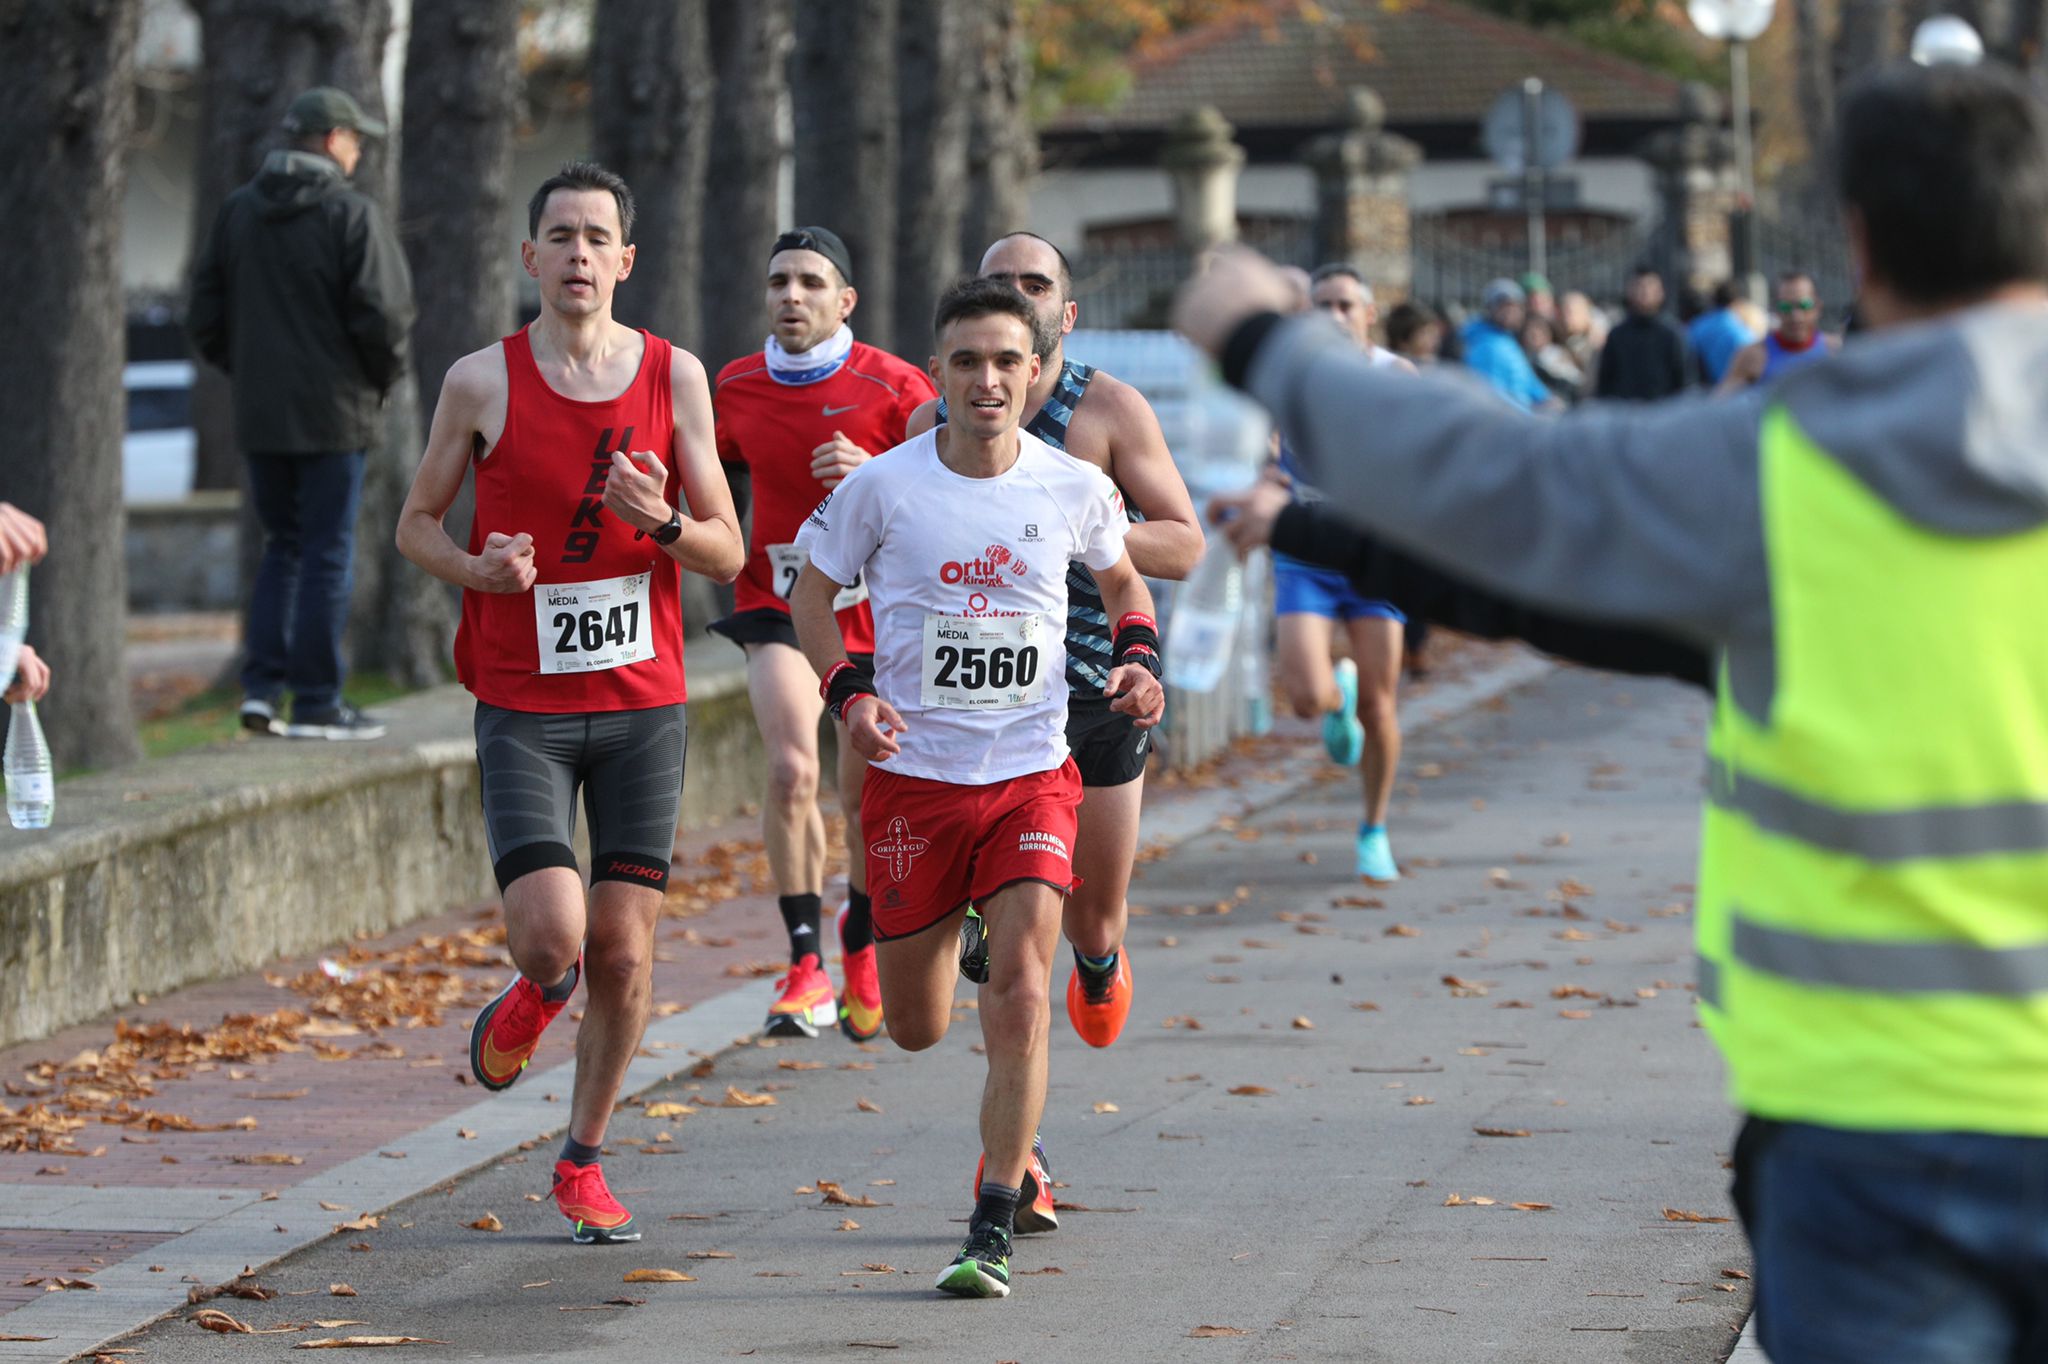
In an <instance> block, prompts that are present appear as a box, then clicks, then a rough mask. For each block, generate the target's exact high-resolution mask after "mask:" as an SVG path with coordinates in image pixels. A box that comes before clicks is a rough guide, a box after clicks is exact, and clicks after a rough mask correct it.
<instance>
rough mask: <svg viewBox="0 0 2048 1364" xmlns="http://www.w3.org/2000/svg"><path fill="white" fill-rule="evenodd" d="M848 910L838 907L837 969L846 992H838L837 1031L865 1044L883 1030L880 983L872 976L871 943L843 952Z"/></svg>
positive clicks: (872, 946)
mask: <svg viewBox="0 0 2048 1364" xmlns="http://www.w3.org/2000/svg"><path fill="white" fill-rule="evenodd" d="M848 909H849V906H846V905H841V906H840V907H839V951H840V958H839V969H840V970H841V972H843V973H844V974H845V976H846V988H845V989H844V990H842V991H840V992H839V1030H840V1031H841V1032H843V1033H845V1034H846V1035H847V1036H848V1037H849V1038H851V1039H853V1040H854V1041H856V1042H865V1041H867V1040H868V1039H869V1038H872V1037H873V1036H874V1035H875V1034H876V1033H879V1032H880V1031H881V1030H882V982H881V980H880V978H879V977H877V976H876V974H875V945H874V944H873V943H869V944H868V945H867V946H866V947H863V948H861V949H860V951H858V952H848V951H847V950H846V915H847V911H848Z"/></svg>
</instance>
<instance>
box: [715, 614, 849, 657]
mask: <svg viewBox="0 0 2048 1364" xmlns="http://www.w3.org/2000/svg"><path fill="white" fill-rule="evenodd" d="M706 628H707V629H709V630H710V631H711V633H712V634H714V635H724V636H725V637H726V638H727V639H729V640H731V641H732V642H733V643H735V644H737V645H739V646H740V647H741V648H742V649H744V648H746V647H747V646H748V645H750V644H787V645H788V646H789V647H790V648H792V649H800V648H802V647H803V646H802V645H800V644H798V643H797V642H796V622H795V621H793V620H791V619H790V618H789V612H787V611H777V610H775V609H774V608H773V607H768V606H757V607H755V608H754V609H753V610H751V611H735V612H734V613H733V614H731V615H729V616H726V617H724V618H723V619H720V620H714V621H712V622H711V624H710V625H709V626H707V627H706ZM847 657H848V658H850V659H852V660H853V662H854V663H856V664H857V665H859V666H860V667H863V668H866V669H867V670H868V671H869V672H870V673H872V672H873V671H874V670H875V656H874V655H873V654H857V653H849V654H848V655H847Z"/></svg>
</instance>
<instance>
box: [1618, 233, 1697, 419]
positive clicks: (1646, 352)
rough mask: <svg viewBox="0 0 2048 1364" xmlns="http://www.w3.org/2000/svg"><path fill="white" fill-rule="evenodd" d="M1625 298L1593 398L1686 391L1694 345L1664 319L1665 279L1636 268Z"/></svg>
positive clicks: (1691, 376)
mask: <svg viewBox="0 0 2048 1364" xmlns="http://www.w3.org/2000/svg"><path fill="white" fill-rule="evenodd" d="M1626 297H1627V301H1628V316H1627V317H1626V318H1624V319H1622V320H1621V321H1620V322H1618V323H1616V324H1615V325H1614V329H1613V330H1612V331H1610V332H1608V333H1607V344H1606V345H1605V346H1603V347H1601V350H1600V366H1599V377H1598V379H1597V380H1596V381H1595V383H1594V387H1593V396H1594V397H1596V398H1628V399H1634V400H1636V401H1642V400H1644V399H1650V398H1668V397H1670V396H1671V395H1672V394H1674V393H1682V392H1684V391H1685V388H1686V385H1688V384H1690V383H1692V382H1693V380H1694V378H1695V371H1694V369H1693V358H1692V347H1691V346H1689V345H1688V344H1687V343H1686V339H1685V333H1684V332H1682V331H1680V330H1679V329H1678V324H1677V323H1676V322H1673V321H1672V320H1671V319H1670V318H1669V317H1668V316H1666V315H1665V312H1664V280H1663V277H1662V276H1660V275H1659V274H1658V273H1657V272H1656V271H1655V270H1652V269H1651V268H1650V267H1649V266H1647V265H1639V266H1637V267H1636V269H1635V273H1634V274H1632V275H1630V276H1629V280H1628V291H1627V295H1626Z"/></svg>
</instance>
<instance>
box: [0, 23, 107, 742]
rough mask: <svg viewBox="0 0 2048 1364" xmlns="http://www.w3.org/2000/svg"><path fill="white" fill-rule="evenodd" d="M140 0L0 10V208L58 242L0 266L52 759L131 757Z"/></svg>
mask: <svg viewBox="0 0 2048 1364" xmlns="http://www.w3.org/2000/svg"><path fill="white" fill-rule="evenodd" d="M140 15H141V6H140V0H18V2H17V3H15V4H10V5H8V6H6V7H5V8H4V9H0V16H4V17H0V214H4V216H5V217H6V218H8V219H9V220H10V221H14V222H21V223H32V222H38V221H46V220H47V219H48V218H49V215H50V214H51V213H53V212H58V213H61V216H62V219H63V222H64V225H65V226H64V241H63V246H62V249H59V250H50V251H42V252H37V253H36V254H35V260H34V262H33V264H32V265H31V266H30V267H29V268H26V269H20V270H16V271H15V272H14V280H13V290H12V294H13V306H14V308H15V315H16V316H17V317H22V318H33V319H35V332H36V334H35V339H34V344H32V345H20V346H15V347H13V348H11V352H10V355H9V357H8V364H9V371H8V375H7V380H6V382H5V383H0V431H5V432H6V433H7V441H8V446H9V448H10V454H9V455H8V456H7V458H5V459H0V499H4V500H6V501H9V502H13V503H14V504H16V505H17V506H19V507H21V508H22V509H23V510H24V511H27V512H28V513H30V514H31V515H33V516H37V517H40V518H42V520H43V523H44V524H45V525H46V526H47V527H48V529H49V536H50V553H49V557H48V558H46V559H45V560H44V561H43V563H42V564H41V565H40V566H39V567H38V568H36V570H35V571H34V574H33V579H32V585H33V601H32V603H31V605H32V611H31V629H30V633H29V638H30V641H31V642H32V643H33V644H34V645H35V647H36V648H37V650H38V651H39V652H41V653H42V654H43V655H44V657H46V658H47V659H48V660H49V663H50V668H51V671H52V672H53V674H54V679H53V688H52V690H51V692H50V695H49V699H48V700H46V701H45V702H44V703H43V705H42V708H41V709H42V718H43V725H44V728H45V730H46V732H47V733H48V735H49V739H50V748H51V752H52V753H53V754H54V756H55V759H56V764H57V767H58V768H59V769H60V770H61V769H65V768H75V767H109V766H114V765H116V764H120V763H126V762H132V761H134V760H135V759H136V758H137V757H139V756H140V753H141V749H140V746H139V745H138V744H137V742H136V737H135V713H134V710H133V708H132V706H131V705H130V703H129V696H128V673H127V669H126V667H125V666H124V664H123V659H122V654H123V649H124V646H125V643H126V630H125V628H124V622H125V620H126V614H127V613H126V611H125V609H124V604H125V603H126V601H127V597H128V575H127V570H126V567H125V563H124V559H123V556H122V554H121V543H122V540H123V538H124V537H125V534H126V524H127V522H126V516H125V514H124V510H123V505H122V500H121V436H122V427H123V421H122V411H123V403H122V397H121V364H122V360H123V342H124V335H125V331H124V326H123V321H122V313H123V308H122V296H121V218H122V214H121V201H122V192H123V189H124V182H125V180H126V176H127V162H128V158H127V151H128V139H129V135H130V133H131V132H132V131H133V123H134V119H135V39H136V32H137V25H138V22H139V18H140Z"/></svg>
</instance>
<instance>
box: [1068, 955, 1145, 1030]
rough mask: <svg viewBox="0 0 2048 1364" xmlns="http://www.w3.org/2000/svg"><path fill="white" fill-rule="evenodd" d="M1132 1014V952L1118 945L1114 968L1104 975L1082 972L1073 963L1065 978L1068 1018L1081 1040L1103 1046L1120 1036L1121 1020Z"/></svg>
mask: <svg viewBox="0 0 2048 1364" xmlns="http://www.w3.org/2000/svg"><path fill="white" fill-rule="evenodd" d="M1130 1016H1131V953H1130V949H1129V948H1121V947H1120V948H1118V949H1117V954H1116V970H1114V971H1112V972H1110V973H1109V974H1107V975H1100V974H1097V973H1096V972H1094V971H1084V970H1082V969H1081V964H1080V963H1079V962H1076V963H1075V964H1074V973H1073V974H1072V975H1070V976H1068V977H1067V1019H1068V1021H1069V1022H1071V1023H1072V1024H1073V1025H1074V1031H1075V1032H1077V1033H1079V1034H1081V1040H1082V1041H1083V1042H1086V1043H1087V1044H1088V1045H1089V1046H1091V1047H1106V1046H1108V1045H1109V1044H1110V1043H1112V1042H1114V1041H1116V1039H1117V1038H1118V1037H1120V1036H1122V1035H1123V1030H1124V1020H1125V1019H1127V1018H1129V1017H1130Z"/></svg>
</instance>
